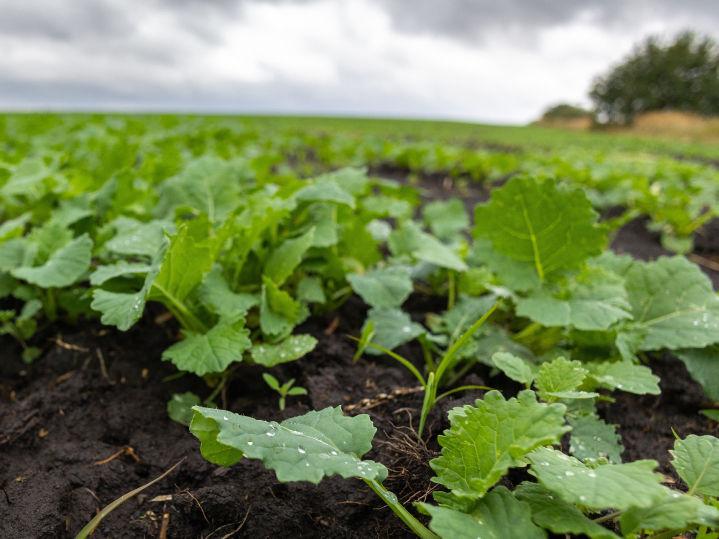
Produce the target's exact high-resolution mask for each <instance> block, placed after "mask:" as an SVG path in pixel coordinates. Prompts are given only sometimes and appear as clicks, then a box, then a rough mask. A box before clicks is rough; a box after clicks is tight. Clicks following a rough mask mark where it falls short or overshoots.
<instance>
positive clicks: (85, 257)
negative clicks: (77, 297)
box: [10, 234, 92, 288]
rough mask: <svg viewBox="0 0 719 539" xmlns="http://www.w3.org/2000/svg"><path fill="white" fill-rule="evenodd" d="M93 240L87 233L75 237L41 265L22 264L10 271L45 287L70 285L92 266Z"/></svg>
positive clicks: (18, 277) (19, 277) (17, 276)
mask: <svg viewBox="0 0 719 539" xmlns="http://www.w3.org/2000/svg"><path fill="white" fill-rule="evenodd" d="M91 257H92V240H91V239H90V237H89V236H88V235H87V234H83V235H82V236H79V237H78V238H75V239H74V240H72V241H71V242H70V243H68V244H67V245H65V246H64V247H61V248H60V249H58V250H57V251H55V252H54V253H52V254H51V255H50V258H48V259H47V262H45V263H44V264H43V265H41V266H22V267H19V268H15V269H14V270H12V271H11V272H10V273H11V274H12V276H13V277H16V278H17V279H23V280H24V281H27V282H29V283H31V284H35V285H37V286H40V287H43V288H55V287H57V288H59V287H63V286H69V285H71V284H73V283H75V282H76V281H77V280H78V279H80V278H81V277H82V276H83V275H84V274H85V272H86V271H87V270H88V269H89V268H90V259H91Z"/></svg>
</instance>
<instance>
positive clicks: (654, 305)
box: [620, 257, 719, 350]
mask: <svg viewBox="0 0 719 539" xmlns="http://www.w3.org/2000/svg"><path fill="white" fill-rule="evenodd" d="M626 287H627V291H628V292H629V302H630V303H631V305H632V314H633V315H634V321H633V322H631V323H630V324H628V326H627V328H626V329H625V330H624V331H623V333H624V334H625V335H626V336H625V338H629V339H632V338H633V337H635V338H636V341H637V343H636V346H637V347H638V349H639V350H660V349H662V348H668V349H670V350H676V349H679V348H703V347H705V346H707V345H709V344H713V343H716V342H719V297H717V295H716V294H715V293H714V291H713V289H712V284H711V281H710V280H709V278H708V277H707V276H706V275H704V274H703V273H702V271H701V270H700V269H699V268H698V267H697V266H696V265H694V264H692V263H691V262H689V261H688V260H686V259H685V258H683V257H673V258H666V257H661V258H659V259H658V260H657V261H655V262H635V263H634V264H633V265H632V266H631V267H630V268H629V270H628V271H627V275H626ZM620 335H621V334H620Z"/></svg>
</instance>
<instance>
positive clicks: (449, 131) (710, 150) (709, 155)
mask: <svg viewBox="0 0 719 539" xmlns="http://www.w3.org/2000/svg"><path fill="white" fill-rule="evenodd" d="M101 117H102V118H133V119H135V120H139V121H149V122H151V123H157V124H160V125H165V126H167V127H172V126H175V125H177V124H178V123H181V122H183V121H188V120H190V121H198V120H201V121H202V123H203V124H205V125H209V124H232V125H235V126H237V125H243V124H244V125H249V126H252V127H254V128H257V129H261V130H265V129H278V130H281V131H298V132H303V133H315V134H319V133H323V134H338V135H343V136H349V137H362V138H364V137H382V138H386V139H392V140H403V139H410V140H415V141H418V140H425V141H431V142H445V143H448V144H461V145H468V146H477V147H482V146H484V147H492V146H505V147H507V149H512V148H525V149H548V150H565V149H570V148H578V149H584V150H596V151H603V152H614V151H619V152H633V153H637V152H643V153H651V154H657V155H664V156H676V157H682V158H684V157H690V158H702V159H711V160H715V159H719V145H717V144H711V143H702V142H686V141H677V140H671V139H665V138H660V137H653V136H637V135H632V134H624V133H616V132H602V131H595V132H585V131H571V130H564V129H559V128H552V127H540V126H505V125H489V124H479V123H471V122H459V121H442V120H406V119H375V118H353V117H345V118H336V117H322V116H307V117H305V116H244V115H239V116H224V115H207V116H203V115H167V114H161V115H150V116H148V115H123V114H112V115H102V114H44V113H35V114H5V115H0V129H2V125H3V124H4V123H6V122H8V121H10V122H12V121H14V120H21V121H22V123H23V124H25V125H26V126H33V125H35V126H37V127H38V128H40V126H43V127H47V126H48V125H50V124H53V123H57V122H61V121H63V119H72V120H73V121H82V119H83V118H84V119H88V120H89V119H90V118H94V119H95V120H97V119H98V118H101Z"/></svg>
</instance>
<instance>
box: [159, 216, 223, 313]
mask: <svg viewBox="0 0 719 539" xmlns="http://www.w3.org/2000/svg"><path fill="white" fill-rule="evenodd" d="M208 233H209V230H208V228H207V221H205V220H204V219H196V220H194V221H191V222H189V223H186V224H184V225H182V226H180V228H179V229H178V231H177V234H175V235H174V236H173V237H172V238H171V239H170V245H169V247H168V248H167V251H166V252H165V255H164V257H163V259H162V262H161V263H160V269H159V271H158V273H157V276H156V277H155V279H154V281H153V282H152V288H151V289H150V294H149V297H148V299H156V300H159V301H162V302H163V303H165V304H166V305H167V306H168V307H172V306H173V305H175V306H177V305H178V304H181V303H183V302H184V300H185V299H186V298H187V296H188V295H189V294H190V292H192V291H193V290H194V289H195V288H196V287H197V286H198V285H199V284H200V283H201V282H202V280H203V278H204V276H205V274H207V273H208V272H209V271H210V269H212V265H213V263H214V257H215V255H216V245H215V241H214V240H213V239H212V238H209V237H208Z"/></svg>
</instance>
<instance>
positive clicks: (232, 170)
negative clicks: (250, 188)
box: [155, 156, 250, 223]
mask: <svg viewBox="0 0 719 539" xmlns="http://www.w3.org/2000/svg"><path fill="white" fill-rule="evenodd" d="M249 174H250V172H249V168H248V166H247V164H246V163H245V162H244V161H241V160H236V161H224V160H222V159H219V158H217V157H211V156H205V157H200V158H198V159H196V160H194V161H191V162H190V163H189V164H188V165H187V166H185V168H184V169H183V170H182V172H180V174H178V175H177V176H175V177H173V178H170V179H169V180H166V181H164V182H163V183H162V184H161V187H160V200H159V201H158V204H157V207H156V208H155V212H156V214H157V215H159V216H163V217H164V216H167V217H172V214H173V210H174V209H175V208H177V207H178V206H187V207H190V208H193V209H195V210H199V211H201V212H202V213H204V214H206V215H207V217H208V219H209V221H210V223H214V222H219V221H222V220H223V219H224V218H225V217H227V216H228V215H229V213H230V212H231V211H232V210H234V209H235V208H236V207H237V206H238V205H239V203H240V201H241V199H242V192H243V189H244V188H245V185H243V184H245V183H246V181H247V179H248V178H249Z"/></svg>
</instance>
